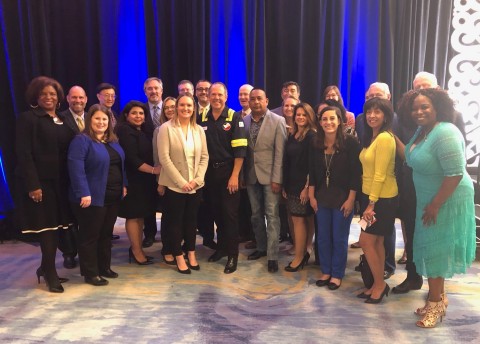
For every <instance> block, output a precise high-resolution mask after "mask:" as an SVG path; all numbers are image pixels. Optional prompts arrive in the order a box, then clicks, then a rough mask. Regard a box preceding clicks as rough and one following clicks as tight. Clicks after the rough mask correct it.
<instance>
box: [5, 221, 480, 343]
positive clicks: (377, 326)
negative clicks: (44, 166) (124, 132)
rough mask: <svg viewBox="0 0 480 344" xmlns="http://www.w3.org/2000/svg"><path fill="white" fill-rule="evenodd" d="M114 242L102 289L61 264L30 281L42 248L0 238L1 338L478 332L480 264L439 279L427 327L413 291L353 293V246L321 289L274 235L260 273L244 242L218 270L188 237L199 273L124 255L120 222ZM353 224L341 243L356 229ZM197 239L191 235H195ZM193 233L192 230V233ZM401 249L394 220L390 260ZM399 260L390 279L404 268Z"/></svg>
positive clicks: (391, 338) (456, 339) (437, 336)
mask: <svg viewBox="0 0 480 344" xmlns="http://www.w3.org/2000/svg"><path fill="white" fill-rule="evenodd" d="M115 233H116V234H119V235H120V236H121V238H120V240H116V241H114V242H113V243H114V246H113V248H112V253H113V261H112V269H113V270H115V271H116V272H118V273H119V274H120V277H119V278H118V279H110V284H109V285H108V286H106V287H94V286H90V285H87V284H85V283H84V282H83V278H82V277H81V276H80V274H79V268H78V267H77V268H76V269H73V270H66V269H64V268H63V267H62V257H61V254H60V253H58V255H57V267H58V273H59V275H60V276H62V277H68V278H70V281H69V282H68V283H66V284H65V285H64V287H65V293H63V294H52V293H49V292H47V291H46V286H45V283H43V281H42V284H40V285H38V284H37V281H36V276H35V270H36V268H37V267H38V265H39V260H40V250H39V248H38V247H35V246H34V245H31V244H26V243H22V242H16V243H15V242H7V243H4V244H2V245H0V266H1V268H0V290H1V302H0V342H1V343H136V344H137V343H138V344H139V343H228V344H234V343H387V342H394V343H415V344H419V343H478V342H480V279H479V277H480V263H479V262H478V261H476V262H475V263H474V264H473V266H472V267H471V268H470V269H469V271H468V274H466V275H458V276H455V277H454V278H453V279H451V280H447V281H446V289H447V293H448V297H449V301H450V305H449V307H448V312H447V316H446V318H444V321H443V323H441V324H439V325H438V326H437V328H435V329H420V328H418V327H416V326H415V321H416V320H417V317H416V315H414V314H413V310H414V309H416V308H417V307H419V306H422V305H423V303H424V300H425V297H426V294H427V291H426V285H425V284H426V283H425V284H424V287H423V289H422V290H420V291H415V292H410V293H409V294H404V295H394V294H390V295H389V297H388V298H386V299H385V300H384V301H383V302H382V304H380V305H369V304H365V303H363V302H362V300H360V299H358V298H356V297H355V295H356V294H357V293H358V292H359V291H360V290H361V289H362V281H361V277H360V274H359V273H358V272H355V271H354V267H355V266H356V265H357V263H358V257H359V255H360V253H361V250H360V249H351V248H349V252H348V253H349V255H348V264H347V272H346V277H345V279H344V280H343V283H342V286H341V287H340V288H339V289H338V290H335V291H330V290H328V289H327V288H318V287H316V286H315V281H316V280H317V279H318V278H319V277H320V275H321V273H320V270H319V267H318V266H316V265H314V264H313V262H312V260H311V261H310V263H309V264H308V266H306V268H305V269H304V270H302V271H301V272H297V273H289V272H286V271H284V270H283V267H284V266H285V265H287V264H288V262H289V261H290V260H291V259H292V258H291V256H289V255H288V254H287V252H286V249H287V248H288V247H287V246H285V245H284V244H282V245H281V250H282V252H281V254H280V271H279V272H278V273H275V274H270V273H268V272H267V271H266V260H265V259H266V258H262V259H260V260H257V261H248V260H247V259H246V258H247V255H248V254H249V253H250V252H252V251H251V250H245V249H244V247H243V244H242V245H241V250H240V251H241V253H240V257H239V267H238V270H237V272H235V273H233V274H230V275H225V274H224V273H223V268H224V265H225V262H226V259H222V260H221V261H219V262H217V263H208V262H206V260H207V257H208V256H209V255H210V254H211V253H212V252H213V251H212V250H210V249H208V248H204V247H203V246H202V245H200V240H199V242H198V245H197V252H198V256H197V257H198V258H199V262H200V265H201V270H200V271H198V272H197V271H192V274H191V275H181V274H179V273H178V272H176V270H175V267H172V266H169V265H166V264H165V263H163V262H162V259H161V255H160V248H161V243H155V244H154V245H153V246H152V247H150V248H148V249H146V251H147V252H148V253H149V254H150V255H152V256H154V257H155V258H156V259H155V261H156V263H155V264H154V265H150V266H138V265H136V264H128V246H129V242H128V239H127V237H126V234H125V231H124V226H123V221H122V220H121V219H119V220H118V221H117V225H116V227H115ZM358 233H359V227H358V225H356V220H355V219H354V224H352V229H351V234H350V243H352V242H354V241H356V239H357V238H358ZM198 238H199V237H198ZM200 239H201V238H200ZM402 250H403V242H402V235H401V230H400V228H399V226H398V225H397V259H398V258H400V256H401V254H402ZM405 275H406V272H405V270H404V265H399V266H397V271H396V273H395V275H394V276H392V277H391V278H390V279H389V280H388V281H387V282H388V283H389V285H390V286H391V287H394V286H395V285H397V284H399V283H400V282H402V281H403V279H404V278H405Z"/></svg>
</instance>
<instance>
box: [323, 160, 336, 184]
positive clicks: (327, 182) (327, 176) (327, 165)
mask: <svg viewBox="0 0 480 344" xmlns="http://www.w3.org/2000/svg"><path fill="white" fill-rule="evenodd" d="M334 154H335V151H333V153H332V155H331V157H330V161H328V162H327V153H326V152H325V155H324V156H323V157H324V158H325V167H326V168H327V170H326V171H325V178H326V179H325V184H327V188H328V185H329V184H330V166H331V165H332V160H333V155H334Z"/></svg>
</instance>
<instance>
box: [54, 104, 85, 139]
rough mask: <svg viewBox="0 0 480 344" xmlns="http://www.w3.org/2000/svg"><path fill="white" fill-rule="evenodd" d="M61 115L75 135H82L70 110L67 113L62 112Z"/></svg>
mask: <svg viewBox="0 0 480 344" xmlns="http://www.w3.org/2000/svg"><path fill="white" fill-rule="evenodd" d="M59 115H60V116H61V117H63V123H65V124H66V125H67V126H68V127H69V128H70V129H72V130H73V131H74V132H75V134H79V133H80V129H79V128H78V125H77V122H76V121H75V118H73V115H72V112H71V111H70V109H66V110H65V111H62V112H60V113H59ZM84 123H85V118H84Z"/></svg>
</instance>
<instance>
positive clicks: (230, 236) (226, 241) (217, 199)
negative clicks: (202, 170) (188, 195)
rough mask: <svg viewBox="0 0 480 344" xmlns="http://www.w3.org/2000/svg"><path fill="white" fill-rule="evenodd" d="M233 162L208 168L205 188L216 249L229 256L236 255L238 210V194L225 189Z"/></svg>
mask: <svg viewBox="0 0 480 344" xmlns="http://www.w3.org/2000/svg"><path fill="white" fill-rule="evenodd" d="M232 170H233V161H232V162H231V163H227V164H225V165H222V166H219V167H218V168H214V167H213V166H212V165H209V166H208V169H207V173H206V176H205V181H206V184H205V187H206V188H208V192H209V194H210V209H211V211H212V214H213V218H214V219H215V222H216V224H217V247H218V250H219V251H223V252H225V253H226V254H228V255H229V256H233V255H238V240H239V238H238V210H239V206H240V192H238V191H237V192H235V193H233V194H230V193H229V192H228V189H227V185H228V180H229V179H230V176H231V174H232Z"/></svg>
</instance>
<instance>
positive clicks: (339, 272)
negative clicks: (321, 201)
mask: <svg viewBox="0 0 480 344" xmlns="http://www.w3.org/2000/svg"><path fill="white" fill-rule="evenodd" d="M316 216H317V226H318V227H317V239H316V242H317V249H318V255H319V260H320V268H321V269H322V273H324V274H327V275H330V276H331V277H335V278H340V279H342V278H343V277H344V276H345V268H346V266H347V252H348V235H349V234H350V224H351V223H352V218H353V212H352V213H351V214H350V215H349V216H348V217H344V216H343V212H342V211H340V209H334V208H324V207H322V206H321V205H319V206H318V211H317V214H316Z"/></svg>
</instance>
